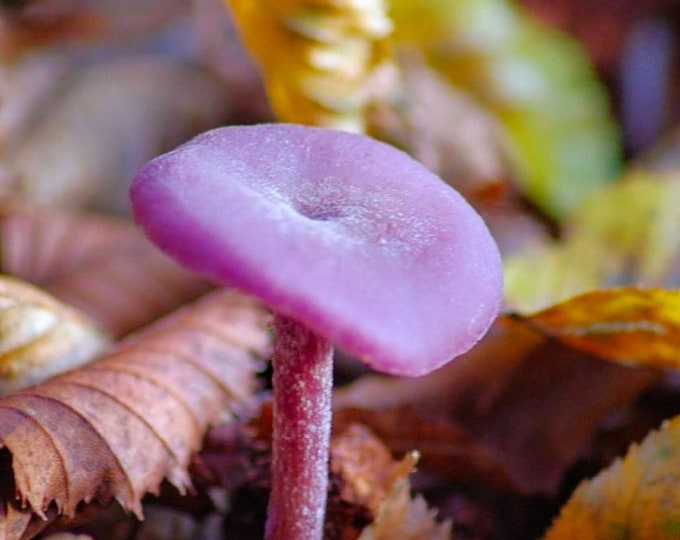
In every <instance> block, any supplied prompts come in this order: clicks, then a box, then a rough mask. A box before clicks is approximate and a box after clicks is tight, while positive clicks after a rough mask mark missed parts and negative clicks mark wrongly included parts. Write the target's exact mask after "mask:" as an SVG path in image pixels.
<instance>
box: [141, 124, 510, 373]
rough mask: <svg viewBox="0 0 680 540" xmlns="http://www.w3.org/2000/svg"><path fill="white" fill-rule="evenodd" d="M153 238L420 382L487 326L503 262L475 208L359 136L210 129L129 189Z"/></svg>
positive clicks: (276, 128) (278, 127)
mask: <svg viewBox="0 0 680 540" xmlns="http://www.w3.org/2000/svg"><path fill="white" fill-rule="evenodd" d="M130 194H131V198H132V203H133V211H134V216H135V219H136V221H137V222H138V223H139V224H140V225H141V226H142V227H143V228H144V229H145V231H146V233H147V235H148V236H149V237H150V239H151V240H152V241H153V242H155V243H156V244H157V245H158V246H160V247H161V249H163V250H164V251H166V252H167V253H168V254H169V255H171V256H172V257H174V258H175V259H177V260H178V261H179V262H180V263H182V264H183V265H185V266H187V267H188V268H190V269H193V270H195V271H198V272H201V273H204V274H207V275H209V276H212V277H213V278H214V279H216V280H217V281H219V282H220V283H222V284H225V285H230V286H233V287H236V288H238V289H240V290H242V291H244V292H247V293H249V294H252V295H254V296H257V297H259V298H260V299H262V301H263V302H264V303H265V304H267V305H268V306H269V307H270V308H271V309H272V310H273V311H275V312H277V313H280V314H283V315H286V316H288V317H291V318H293V319H295V320H297V321H298V322H299V323H301V324H303V325H305V326H307V327H308V328H309V329H311V330H313V331H314V332H316V333H317V334H319V335H320V336H322V337H325V338H327V339H328V340H330V341H331V342H333V343H334V344H335V345H338V346H339V347H341V348H343V349H344V350H345V351H346V352H348V353H350V354H353V355H355V356H357V357H358V358H359V359H361V360H362V361H364V362H366V363H367V364H369V365H370V366H371V367H373V368H374V369H376V370H378V371H382V372H385V373H391V374H395V375H409V376H417V375H422V374H425V373H428V372H430V371H432V370H433V369H435V368H437V367H440V366H441V365H443V364H445V363H447V362H448V361H449V360H451V359H452V358H453V357H455V356H457V355H459V354H462V353H464V352H465V351H467V350H468V349H469V348H470V347H472V345H473V344H474V343H475V342H477V341H478V340H479V339H480V338H481V337H482V336H483V334H484V333H485V332H486V330H487V329H488V328H489V326H490V325H491V323H492V321H493V319H494V318H495V316H496V314H497V312H498V309H499V305H500V302H501V296H502V267H501V260H500V255H499V253H498V249H497V247H496V244H495V243H494V241H493V239H492V237H491V235H490V233H489V231H488V229H487V228H486V226H485V224H484V222H483V221H482V219H481V218H480V217H479V215H478V214H477V213H476V212H475V211H474V210H473V209H472V207H471V206H470V205H469V204H468V203H467V202H466V201H465V200H464V199H463V198H462V197H461V196H460V195H459V194H458V193H457V192H456V191H454V190H453V189H452V188H450V187H449V186H448V185H446V184H445V183H444V182H443V181H442V180H441V179H439V178H438V177H437V176H436V175H434V174H433V173H431V172H430V171H428V170H427V169H426V168H425V167H423V166H422V165H421V164H419V163H418V162H417V161H415V160H413V159H412V158H411V157H409V156H408V155H407V154H405V153H403V152H401V151H399V150H397V149H395V148H394V147H392V146H389V145H387V144H384V143H381V142H379V141H376V140H374V139H371V138H369V137H365V136H362V135H356V134H350V133H345V132H341V131H334V130H329V129H323V128H313V127H303V126H298V125H290V124H261V125H257V126H234V127H226V128H219V129H215V130H212V131H209V132H207V133H204V134H203V135H200V136H198V137H196V138H195V139H193V140H191V141H189V142H188V143H186V144H184V145H182V146H180V147H179V148H177V149H176V150H174V151H172V152H170V153H168V154H165V155H162V156H160V157H157V158H156V159H154V160H152V161H151V162H149V163H148V164H147V165H146V166H144V167H143V168H142V170H141V171H140V172H139V173H138V175H137V177H136V178H135V180H134V183H133V185H132V188H131V191H130Z"/></svg>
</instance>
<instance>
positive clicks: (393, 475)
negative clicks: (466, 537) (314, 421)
mask: <svg viewBox="0 0 680 540" xmlns="http://www.w3.org/2000/svg"><path fill="white" fill-rule="evenodd" d="M417 460H418V453H417V452H410V453H407V454H406V456H405V457H404V458H403V459H402V460H401V461H395V460H394V459H393V458H392V456H391V454H390V452H389V450H388V449H387V447H385V446H384V445H383V444H382V443H381V442H380V439H378V438H377V437H375V435H373V434H372V433H371V431H370V430H369V429H367V428H366V427H364V426H362V425H361V424H353V425H350V426H349V427H348V428H347V430H346V431H345V432H344V433H343V434H341V435H338V436H336V437H334V438H333V441H332V444H331V471H332V473H334V474H337V475H339V476H340V477H341V478H342V480H343V481H344V484H343V485H344V489H343V490H342V491H341V493H340V497H341V498H342V499H343V500H344V501H347V502H349V503H352V504H357V505H361V506H366V507H368V509H369V510H370V511H371V513H372V514H373V516H375V521H374V522H373V523H372V524H371V525H369V526H368V527H367V528H365V529H364V530H363V532H362V533H361V535H360V536H359V538H360V540H381V539H385V540H387V539H391V538H399V539H403V540H435V539H441V540H444V539H448V538H449V537H450V534H451V533H450V524H449V523H441V524H439V523H437V522H436V519H435V512H433V511H431V510H429V509H428V508H427V504H426V503H425V501H424V500H423V499H422V498H421V497H416V498H415V499H412V498H411V495H410V483H409V481H408V475H409V474H411V473H412V472H413V470H414V468H415V464H416V462H417Z"/></svg>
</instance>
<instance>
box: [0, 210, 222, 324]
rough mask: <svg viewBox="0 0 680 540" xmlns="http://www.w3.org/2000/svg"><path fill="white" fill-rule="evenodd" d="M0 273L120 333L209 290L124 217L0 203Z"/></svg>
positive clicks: (153, 318)
mask: <svg viewBox="0 0 680 540" xmlns="http://www.w3.org/2000/svg"><path fill="white" fill-rule="evenodd" d="M0 265H1V266H0V270H2V271H3V272H6V273H9V274H12V275H15V276H18V277H20V278H22V279H25V280H28V281H30V282H32V283H35V284H38V285H40V286H41V287H43V288H44V289H46V290H47V291H49V292H50V293H52V294H53V295H54V296H56V297H57V298H59V299H60V300H62V301H63V302H66V303H67V304H69V305H72V306H75V307H77V308H79V309H80V310H81V311H83V312H84V313H87V314H88V315H89V316H90V317H91V318H92V319H93V320H94V321H95V322H96V323H97V324H98V325H99V327H100V328H103V329H105V330H106V331H107V332H108V333H110V334H112V335H113V336H117V337H119V336H122V335H125V334H128V333H129V332H131V331H133V330H136V329H137V328H140V327H142V326H144V325H145V324H148V323H150V322H152V321H154V320H156V319H157V318H159V317H161V316H163V315H166V314H168V313H170V312H171V311H172V310H173V309H175V308H177V307H178V306H180V305H181V304H183V303H185V302H187V301H190V300H194V299H196V298H197V297H198V296H200V295H201V294H203V293H205V292H207V290H208V289H209V287H210V284H209V283H208V282H206V281H205V280H203V279H202V278H199V277H197V276H196V275H194V274H192V273H190V272H187V271H186V270H184V269H183V268H181V267H180V266H179V265H177V264H175V263H174V262H173V261H171V260H170V259H169V258H167V257H166V256H165V255H163V254H161V253H160V252H159V251H158V250H157V249H156V248H155V247H154V246H153V245H152V244H151V243H150V242H149V241H148V240H147V239H146V237H144V236H143V234H142V233H141V232H140V231H139V230H138V229H137V228H136V227H134V226H133V225H132V224H131V223H130V222H129V221H127V220H122V219H117V218H112V217H104V216H100V215H95V214H85V213H73V212H68V211H59V210H47V209H44V208H40V207H37V206H35V205H32V204H30V203H27V202H18V201H14V200H4V201H0Z"/></svg>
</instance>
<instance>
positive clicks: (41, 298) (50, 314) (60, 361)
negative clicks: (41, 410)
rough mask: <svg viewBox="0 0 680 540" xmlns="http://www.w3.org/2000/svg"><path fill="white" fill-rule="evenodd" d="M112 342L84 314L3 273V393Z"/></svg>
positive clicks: (0, 350) (0, 337)
mask: <svg viewBox="0 0 680 540" xmlns="http://www.w3.org/2000/svg"><path fill="white" fill-rule="evenodd" d="M108 344H109V339H108V337H107V336H105V335H104V334H102V333H101V332H100V331H99V330H97V329H96V328H95V327H94V326H93V325H92V323H91V321H89V320H88V319H87V318H86V317H84V316H83V315H81V314H79V313H77V312H76V311H75V310H73V309H70V308H68V307H66V306H64V305H63V304H61V303H59V302H58V301H56V300H54V299H53V298H51V297H50V296H49V295H48V294H45V293H44V292H42V291H40V290H39V289H37V288H35V287H33V286H31V285H29V284H27V283H24V282H22V281H19V280H17V279H13V278H10V277H8V276H0V393H2V394H6V393H8V392H10V391H13V390H17V389H19V388H23V387H25V386H28V385H29V384H33V383H36V382H39V381H42V380H44V379H47V378H48V377H51V376H53V375H55V374H57V373H61V372H62V371H65V370H67V369H70V368H73V367H75V366H78V365H81V364H83V363H84V362H87V361H88V360H90V359H91V358H93V357H94V356H95V355H97V354H99V353H100V352H102V351H103V350H104V348H106V347H107V346H108Z"/></svg>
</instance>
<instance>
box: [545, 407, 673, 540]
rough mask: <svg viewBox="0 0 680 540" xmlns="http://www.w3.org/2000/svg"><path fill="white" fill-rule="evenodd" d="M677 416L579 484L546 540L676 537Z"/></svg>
mask: <svg viewBox="0 0 680 540" xmlns="http://www.w3.org/2000/svg"><path fill="white" fill-rule="evenodd" d="M679 452H680V417H675V418H673V419H672V420H670V421H668V422H666V423H665V424H664V425H663V426H662V427H661V429H660V430H659V431H657V432H654V433H652V434H650V435H649V436H647V438H646V439H645V440H644V441H643V442H642V444H640V445H639V446H637V445H636V446H633V447H632V448H631V449H630V451H629V452H628V454H627V455H626V457H625V458H624V459H622V460H619V461H616V462H615V463H614V464H613V465H611V466H610V467H609V468H608V469H606V470H605V471H603V472H601V473H600V474H599V475H597V476H596V477H595V478H593V479H592V480H590V481H586V482H584V483H582V484H581V485H580V486H579V487H578V488H577V489H576V491H575V492H574V494H573V495H572V497H571V499H570V500H569V501H568V502H567V504H566V505H565V506H564V507H563V508H562V511H561V513H560V515H559V517H558V518H557V520H556V521H555V523H554V524H553V526H552V528H551V529H550V530H549V531H548V533H547V534H546V536H545V537H544V540H573V539H578V540H624V539H630V540H667V539H671V538H678V537H679V536H680V491H678V484H679V483H680V468H679V467H678V453H679Z"/></svg>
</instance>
